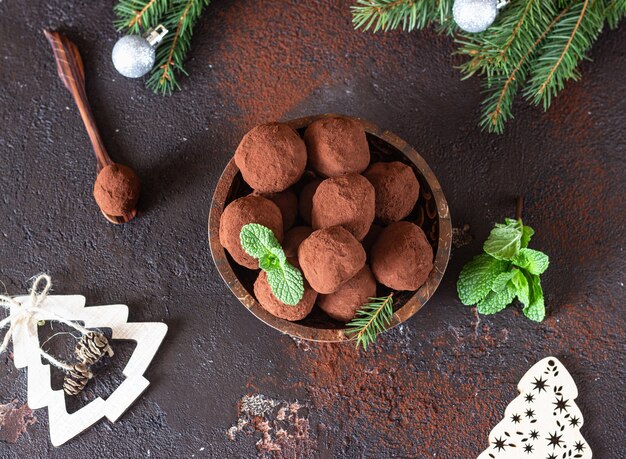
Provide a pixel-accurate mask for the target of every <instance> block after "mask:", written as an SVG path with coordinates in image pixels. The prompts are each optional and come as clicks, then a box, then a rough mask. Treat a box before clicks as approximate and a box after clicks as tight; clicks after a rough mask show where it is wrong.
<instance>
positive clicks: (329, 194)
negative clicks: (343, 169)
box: [312, 174, 375, 241]
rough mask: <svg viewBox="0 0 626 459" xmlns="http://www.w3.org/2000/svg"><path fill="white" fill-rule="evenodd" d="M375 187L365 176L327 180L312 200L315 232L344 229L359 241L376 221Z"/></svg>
mask: <svg viewBox="0 0 626 459" xmlns="http://www.w3.org/2000/svg"><path fill="white" fill-rule="evenodd" d="M374 209H375V196H374V187H373V186H372V184H371V183H370V182H369V181H368V180H367V179H366V178H365V177H363V176H362V175H359V174H349V175H342V176H341V177H332V178H329V179H326V180H324V181H323V182H322V183H320V186H319V187H317V191H316V192H315V195H314V196H313V211H312V220H313V221H312V226H313V229H314V230H315V229H320V228H328V227H330V226H336V225H341V226H343V227H344V228H345V229H347V230H348V231H350V232H351V233H352V235H353V236H354V237H355V238H357V239H358V240H359V241H361V240H363V238H364V237H365V235H366V234H367V232H368V231H369V229H370V226H371V225H372V221H374Z"/></svg>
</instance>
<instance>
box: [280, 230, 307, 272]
mask: <svg viewBox="0 0 626 459" xmlns="http://www.w3.org/2000/svg"><path fill="white" fill-rule="evenodd" d="M312 232H313V229H312V228H310V227H308V226H295V227H293V228H291V229H290V230H289V231H287V232H286V233H285V237H284V238H283V244H282V245H283V251H284V252H285V255H286V256H287V261H289V263H291V264H292V265H294V266H300V263H299V262H298V247H300V244H301V243H302V241H304V240H305V239H306V238H307V237H309V236H310V235H311V233H312Z"/></svg>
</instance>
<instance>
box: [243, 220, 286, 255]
mask: <svg viewBox="0 0 626 459" xmlns="http://www.w3.org/2000/svg"><path fill="white" fill-rule="evenodd" d="M239 240H240V241H241V247H243V250H245V251H246V253H247V254H248V255H250V256H251V257H254V258H261V257H263V256H264V255H265V254H267V253H268V252H271V250H272V249H273V248H279V249H280V248H281V247H280V243H279V242H278V240H277V239H276V236H274V233H273V232H272V230H271V229H269V228H267V227H266V226H263V225H259V224H258V223H248V224H247V225H244V226H243V228H241V232H240V233H239ZM281 251H282V249H281Z"/></svg>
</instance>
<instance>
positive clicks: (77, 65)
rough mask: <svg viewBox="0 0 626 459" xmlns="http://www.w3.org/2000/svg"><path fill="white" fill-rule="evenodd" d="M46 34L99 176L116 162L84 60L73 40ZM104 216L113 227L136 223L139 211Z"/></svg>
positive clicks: (45, 32)
mask: <svg viewBox="0 0 626 459" xmlns="http://www.w3.org/2000/svg"><path fill="white" fill-rule="evenodd" d="M43 33H44V35H45V36H46V38H47V39H48V41H49V42H50V45H51V46H52V51H53V52H54V58H55V59H56V62H57V71H58V73H59V78H61V81H62V82H63V84H64V85H65V87H66V88H67V89H68V90H69V92H70V93H71V94H72V96H73V97H74V102H76V106H77V107H78V110H79V111H80V116H81V118H82V119H83V123H84V124H85V128H86V129H87V134H89V139H90V140H91V145H92V146H93V151H94V153H95V154H96V161H97V163H98V172H100V171H101V170H102V169H103V168H104V167H106V166H109V165H111V164H114V162H113V161H112V160H111V157H110V156H109V155H108V153H107V151H106V149H105V148H104V143H102V137H100V133H99V132H98V128H97V127H96V120H95V119H94V117H93V112H92V111H91V107H90V106H89V101H88V100H87V93H86V91H85V69H84V67H83V60H82V59H81V57H80V53H79V52H78V48H77V47H76V45H75V44H74V43H72V41H70V39H69V38H67V37H66V36H64V35H61V34H60V33H58V32H50V31H48V30H44V31H43ZM102 214H103V215H104V216H105V218H106V219H107V220H108V221H110V222H111V223H115V224H119V223H126V222H128V221H130V220H132V219H133V218H134V217H135V216H136V215H137V209H133V210H131V211H129V212H125V213H124V214H123V215H122V216H114V215H108V214H106V213H105V212H104V211H102Z"/></svg>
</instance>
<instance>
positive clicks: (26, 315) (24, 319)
mask: <svg viewBox="0 0 626 459" xmlns="http://www.w3.org/2000/svg"><path fill="white" fill-rule="evenodd" d="M40 284H41V286H40ZM40 287H41V292H38V291H39V289H40ZM51 288H52V280H51V279H50V276H48V275H47V274H40V275H39V276H37V278H36V279H35V281H34V282H33V286H32V287H31V289H30V298H29V300H28V301H25V302H23V303H20V302H19V301H17V300H15V299H14V298H11V297H10V296H5V295H0V306H1V307H3V308H4V309H7V310H8V311H9V315H8V316H7V317H5V318H4V319H2V320H1V321H0V330H2V329H3V328H5V327H7V326H9V329H8V330H7V332H6V333H5V335H4V338H3V340H2V344H1V345H0V354H2V353H3V352H4V351H6V349H7V347H8V345H9V341H11V338H12V337H13V333H14V332H15V330H16V329H17V328H18V327H24V326H28V325H31V324H32V325H35V326H36V323H35V324H33V322H36V319H35V314H36V313H37V312H43V311H45V312H46V314H48V315H52V316H54V319H52V320H54V321H56V322H60V323H63V324H65V325H67V326H69V327H72V328H73V329H75V330H77V331H79V332H80V333H81V334H83V335H86V334H87V333H89V330H88V329H86V328H85V327H83V326H82V325H80V324H79V323H77V322H74V321H71V320H69V319H66V318H65V317H61V316H59V315H58V314H55V313H54V312H52V311H50V310H47V309H45V310H44V309H42V307H41V306H42V305H43V303H44V301H45V300H46V298H47V296H48V292H50V289H51ZM39 354H41V356H42V357H43V358H44V359H46V360H47V361H48V362H50V363H51V364H52V365H54V366H55V367H58V368H61V369H62V370H69V369H71V368H72V366H71V365H69V364H67V363H65V362H62V361H60V360H57V359H56V358H54V357H52V356H51V355H50V354H48V353H47V352H46V351H44V350H43V349H41V348H40V349H39Z"/></svg>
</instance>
